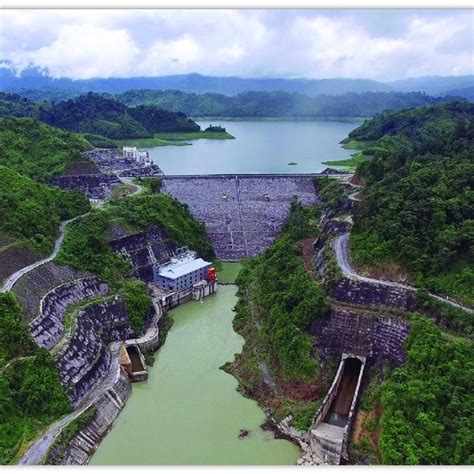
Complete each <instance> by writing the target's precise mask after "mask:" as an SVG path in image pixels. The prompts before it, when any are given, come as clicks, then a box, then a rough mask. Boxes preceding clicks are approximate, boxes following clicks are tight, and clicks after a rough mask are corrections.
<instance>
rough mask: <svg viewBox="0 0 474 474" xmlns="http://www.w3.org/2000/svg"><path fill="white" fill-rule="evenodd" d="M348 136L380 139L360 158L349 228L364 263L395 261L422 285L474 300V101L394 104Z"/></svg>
mask: <svg viewBox="0 0 474 474" xmlns="http://www.w3.org/2000/svg"><path fill="white" fill-rule="evenodd" d="M349 138H351V139H356V140H362V141H363V140H370V141H375V143H374V144H373V145H371V146H369V147H368V148H367V149H366V150H365V153H366V154H367V153H370V154H372V158H371V159H370V160H368V161H364V162H363V163H361V164H359V166H358V168H357V175H358V176H359V177H361V178H364V180H365V181H366V183H367V184H366V187H365V189H364V199H363V201H362V202H361V203H359V205H358V206H357V207H356V211H355V215H354V220H355V226H354V229H353V232H352V233H351V240H350V245H351V251H352V257H353V261H354V263H355V264H356V265H358V266H359V267H364V266H376V265H378V264H381V263H386V264H390V263H397V264H400V265H402V266H403V267H404V268H406V269H407V270H408V271H409V272H410V273H411V275H412V278H413V281H414V282H415V284H416V285H418V286H422V287H426V288H428V289H430V290H432V291H435V292H437V293H440V294H448V295H451V296H454V297H455V298H456V299H458V300H461V301H463V302H466V303H468V304H473V303H474V271H473V268H474V266H473V264H474V215H473V210H474V192H473V190H472V189H473V184H474V183H473V180H472V177H473V176H474V162H473V160H472V156H473V154H474V105H473V104H469V103H466V102H450V103H446V104H439V105H436V106H430V107H422V108H420V109H409V110H403V111H400V112H393V111H388V112H385V113H383V114H381V115H380V116H378V117H376V118H374V119H373V120H371V121H367V122H365V123H364V124H363V125H362V126H361V127H359V128H358V129H356V130H354V131H352V132H351V133H350V134H349Z"/></svg>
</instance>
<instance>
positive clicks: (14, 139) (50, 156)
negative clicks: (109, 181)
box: [0, 118, 85, 183]
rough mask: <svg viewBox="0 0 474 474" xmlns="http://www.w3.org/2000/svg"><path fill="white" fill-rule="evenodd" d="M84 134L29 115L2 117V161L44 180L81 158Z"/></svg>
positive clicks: (0, 134)
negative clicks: (77, 133) (57, 126)
mask: <svg viewBox="0 0 474 474" xmlns="http://www.w3.org/2000/svg"><path fill="white" fill-rule="evenodd" d="M84 146H85V141H84V139H83V138H81V137H79V136H77V135H73V134H72V133H69V132H64V131H63V130H58V129H57V128H53V127H50V126H48V125H45V124H44V123H41V122H39V121H38V120H33V119H29V118H22V119H15V118H0V165H3V166H8V167H9V168H11V169H14V170H15V171H18V172H19V173H21V174H24V175H26V176H29V177H30V178H33V179H35V180H37V181H41V182H43V183H45V182H47V180H48V179H49V178H50V177H51V176H53V175H55V174H59V173H61V172H62V171H64V170H65V169H66V168H67V167H68V166H69V165H71V164H72V163H73V162H74V161H80V160H82V159H83V158H81V155H80V152H81V151H83V150H84Z"/></svg>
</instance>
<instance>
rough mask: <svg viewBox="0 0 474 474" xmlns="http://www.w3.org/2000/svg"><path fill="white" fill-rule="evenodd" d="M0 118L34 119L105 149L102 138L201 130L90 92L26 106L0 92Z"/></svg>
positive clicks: (170, 115)
mask: <svg viewBox="0 0 474 474" xmlns="http://www.w3.org/2000/svg"><path fill="white" fill-rule="evenodd" d="M10 105H11V106H10ZM0 115H4V116H12V115H13V116H27V117H32V118H36V119H39V120H41V121H42V122H44V123H47V124H49V125H53V126H54V127H58V128H63V129H66V130H70V131H73V132H77V133H82V134H85V135H86V136H87V137H88V140H89V141H91V143H101V144H102V145H103V144H105V145H107V146H109V145H110V142H105V143H104V141H103V140H104V138H105V139H112V140H115V139H121V138H122V139H123V138H151V137H153V134H154V133H159V132H172V131H177V132H194V131H199V129H200V127H199V125H197V124H196V123H195V122H193V121H192V120H191V119H190V118H188V117H187V116H186V115H185V114H183V113H182V112H170V111H168V110H164V109H161V108H159V107H156V106H150V105H139V106H137V107H127V106H126V105H124V104H123V103H122V102H118V101H117V100H114V99H112V98H110V97H105V96H103V95H100V94H94V93H91V92H89V93H88V94H86V95H81V96H79V97H77V98H75V99H69V100H66V101H63V102H58V103H49V102H42V103H34V102H30V103H28V102H25V99H22V98H20V97H19V96H15V95H14V94H4V93H0Z"/></svg>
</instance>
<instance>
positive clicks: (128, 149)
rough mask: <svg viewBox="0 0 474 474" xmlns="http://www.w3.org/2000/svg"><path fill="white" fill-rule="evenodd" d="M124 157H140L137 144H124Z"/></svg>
mask: <svg viewBox="0 0 474 474" xmlns="http://www.w3.org/2000/svg"><path fill="white" fill-rule="evenodd" d="M122 153H123V156H124V158H134V159H137V157H138V150H137V147H136V146H124V147H123V149H122Z"/></svg>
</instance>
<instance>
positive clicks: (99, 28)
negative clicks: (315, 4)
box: [0, 10, 474, 80]
mask: <svg viewBox="0 0 474 474" xmlns="http://www.w3.org/2000/svg"><path fill="white" fill-rule="evenodd" d="M0 23H1V25H3V26H2V27H1V29H0V61H6V62H8V63H9V64H12V65H13V67H14V68H15V69H16V70H17V71H19V72H20V71H21V70H23V69H24V68H26V67H28V66H36V67H40V68H47V70H49V73H50V75H51V76H54V77H69V78H73V79H88V78H93V77H130V76H159V75H167V74H182V73H189V72H197V73H201V74H207V75H219V76H231V75H237V76H242V77H307V78H332V77H354V78H355V77H358V78H362V77H363V78H372V79H378V80H390V79H398V78H404V77H416V76H422V75H462V74H473V73H474V70H473V69H474V64H473V63H474V31H473V28H474V27H473V25H474V12H473V10H76V11H74V10H3V11H0Z"/></svg>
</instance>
